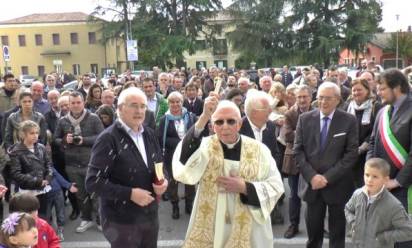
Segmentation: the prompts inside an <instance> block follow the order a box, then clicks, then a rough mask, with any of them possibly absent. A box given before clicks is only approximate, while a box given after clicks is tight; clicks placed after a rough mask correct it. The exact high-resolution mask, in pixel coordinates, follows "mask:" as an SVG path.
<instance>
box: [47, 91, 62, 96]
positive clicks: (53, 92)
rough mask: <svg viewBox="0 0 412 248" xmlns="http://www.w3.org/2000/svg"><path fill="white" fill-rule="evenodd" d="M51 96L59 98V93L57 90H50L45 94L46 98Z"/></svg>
mask: <svg viewBox="0 0 412 248" xmlns="http://www.w3.org/2000/svg"><path fill="white" fill-rule="evenodd" d="M51 94H56V95H57V96H58V97H60V92H59V91H58V90H51V91H49V92H47V96H49V95H51Z"/></svg>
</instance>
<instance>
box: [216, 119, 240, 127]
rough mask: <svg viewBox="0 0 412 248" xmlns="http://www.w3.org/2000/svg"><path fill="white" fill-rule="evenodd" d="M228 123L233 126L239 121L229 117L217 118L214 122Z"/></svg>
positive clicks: (217, 124)
mask: <svg viewBox="0 0 412 248" xmlns="http://www.w3.org/2000/svg"><path fill="white" fill-rule="evenodd" d="M225 122H226V123H227V124H228V125H229V126H233V125H235V124H236V123H237V121H236V120H235V119H227V120H215V121H214V123H215V125H216V126H223V124H224V123H225Z"/></svg>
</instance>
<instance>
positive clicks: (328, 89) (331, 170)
mask: <svg viewBox="0 0 412 248" xmlns="http://www.w3.org/2000/svg"><path fill="white" fill-rule="evenodd" d="M339 100H340V89H339V87H338V86H337V85H336V84H334V83H332V82H324V83H323V84H321V85H320V87H319V91H318V102H319V109H316V110H313V111H310V112H306V113H303V114H301V115H300V117H299V120H298V123H297V127H296V134H295V135H296V136H295V142H294V147H293V152H294V155H295V159H296V163H297V165H298V168H299V169H300V173H301V174H302V176H303V180H304V182H307V187H302V189H301V192H300V193H301V195H302V199H303V200H304V201H306V203H307V210H306V211H307V214H306V229H307V230H308V241H307V243H306V247H307V248H319V247H322V243H323V234H324V219H325V214H326V209H327V210H328V213H329V220H328V224H329V232H330V235H329V239H330V241H329V247H333V248H343V247H345V224H346V220H345V213H344V207H345V203H346V202H347V201H348V200H349V198H350V196H351V194H352V192H353V190H354V183H353V177H352V175H351V173H352V167H353V166H354V165H355V163H356V161H357V156H358V147H359V146H358V125H357V121H356V118H355V117H354V116H352V115H350V114H348V113H346V112H344V111H343V110H340V109H337V108H336V107H337V106H338V104H339ZM302 183H303V181H302Z"/></svg>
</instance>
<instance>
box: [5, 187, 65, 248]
mask: <svg viewBox="0 0 412 248" xmlns="http://www.w3.org/2000/svg"><path fill="white" fill-rule="evenodd" d="M39 208H40V203H39V200H38V199H37V197H36V196H34V195H32V194H30V193H22V194H19V193H17V194H16V195H14V196H13V197H12V198H11V199H10V202H9V213H13V212H24V213H28V214H30V215H31V216H32V217H33V218H34V219H35V220H36V226H37V229H38V243H37V245H35V246H34V247H33V248H61V246H60V242H59V238H58V237H57V235H56V233H55V232H54V230H53V228H52V227H51V226H50V225H49V223H47V221H45V220H43V219H41V218H40V217H38V216H37V210H38V209H39Z"/></svg>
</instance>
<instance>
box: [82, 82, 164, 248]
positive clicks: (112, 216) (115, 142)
mask: <svg viewBox="0 0 412 248" xmlns="http://www.w3.org/2000/svg"><path fill="white" fill-rule="evenodd" d="M146 103H147V99H146V96H145V94H144V93H143V92H142V91H141V90H140V89H137V88H134V87H131V88H128V89H126V90H124V91H122V93H121V94H120V97H119V102H118V113H119V118H118V119H117V120H116V122H115V123H114V124H113V125H112V126H110V127H109V128H107V129H105V130H104V131H103V133H102V134H101V135H100V136H99V137H98V138H97V140H96V142H95V144H94V146H93V149H92V152H91V158H90V162H89V168H88V172H87V178H86V189H87V190H88V192H90V193H96V194H97V195H98V196H99V198H100V206H101V209H100V214H101V218H102V228H103V234H104V236H105V237H106V239H107V240H108V241H109V243H110V245H111V247H112V248H125V247H145V248H154V247H157V236H158V231H159V217H158V207H159V206H158V203H157V201H156V200H155V198H156V196H160V195H162V194H163V193H164V192H165V191H166V189H167V184H168V183H167V180H164V182H163V184H161V185H156V184H154V183H153V182H154V178H155V168H154V164H155V163H157V162H160V161H161V160H162V156H161V153H160V147H159V144H158V142H157V139H156V136H155V134H154V132H153V131H152V130H151V129H150V128H144V127H143V125H142V124H143V121H144V119H145V110H146V106H147V105H146Z"/></svg>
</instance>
